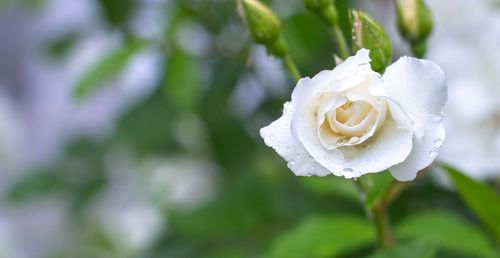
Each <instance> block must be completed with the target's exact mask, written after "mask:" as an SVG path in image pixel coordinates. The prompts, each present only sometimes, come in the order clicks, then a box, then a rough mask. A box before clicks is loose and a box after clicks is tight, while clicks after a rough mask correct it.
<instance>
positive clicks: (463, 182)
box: [443, 165, 500, 240]
mask: <svg viewBox="0 0 500 258" xmlns="http://www.w3.org/2000/svg"><path fill="white" fill-rule="evenodd" d="M443 168H444V169H445V170H446V171H447V172H448V175H449V176H450V178H451V180H452V181H453V184H454V185H455V187H456V188H457V191H458V193H459V194H460V196H461V197H462V199H463V200H464V202H465V203H466V204H467V206H468V207H469V208H470V209H471V210H472V211H473V212H474V214H475V215H476V216H477V217H478V218H479V220H481V222H482V223H484V225H485V226H486V227H487V228H488V229H489V230H490V231H492V232H493V234H495V236H496V238H497V239H498V240H500V197H499V196H498V194H497V193H496V192H494V191H493V190H492V189H491V188H489V187H488V186H487V185H485V184H484V183H481V182H479V181H476V180H473V179H472V178H470V177H467V176H466V175H465V174H463V173H460V172H459V171H458V170H457V169H455V168H453V167H451V166H447V165H443Z"/></svg>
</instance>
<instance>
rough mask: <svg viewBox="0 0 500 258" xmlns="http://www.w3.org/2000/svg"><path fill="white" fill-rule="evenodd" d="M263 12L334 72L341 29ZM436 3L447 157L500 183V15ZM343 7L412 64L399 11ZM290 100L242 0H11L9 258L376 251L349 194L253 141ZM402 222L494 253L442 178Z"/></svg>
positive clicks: (286, 8)
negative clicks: (253, 35) (324, 228)
mask: <svg viewBox="0 0 500 258" xmlns="http://www.w3.org/2000/svg"><path fill="white" fill-rule="evenodd" d="M266 2H267V3H268V4H269V5H270V6H271V7H272V8H273V10H275V12H276V13H277V15H278V16H279V17H280V18H281V20H282V23H283V34H284V36H285V38H286V40H287V41H288V42H289V45H290V51H291V54H292V56H293V58H294V59H295V61H296V62H297V64H298V66H299V69H300V70H301V71H302V73H303V74H305V75H307V76H313V75H314V74H316V73H317V72H319V71H320V70H324V69H332V67H334V65H335V63H334V60H333V57H332V53H333V49H334V44H333V42H332V39H331V35H330V34H329V33H328V30H327V28H326V27H325V25H323V24H322V23H321V22H320V21H319V19H318V18H317V17H315V16H314V15H313V14H311V13H309V12H307V10H306V9H305V8H304V6H303V3H302V1H300V0H293V1H292V0H273V1H266ZM427 2H433V3H429V4H430V7H431V11H432V12H433V16H434V17H435V22H436V27H435V30H434V33H433V35H432V37H431V40H430V42H429V48H428V49H429V50H428V57H429V58H430V59H431V60H434V61H436V62H437V63H438V64H440V65H442V66H443V68H444V70H445V71H446V72H447V74H448V82H449V86H450V103H451V104H450V108H449V110H450V111H449V113H450V114H452V115H450V117H451V118H447V120H446V121H447V123H448V124H449V127H453V128H457V129H456V130H454V131H450V129H448V132H449V137H451V140H450V143H446V144H447V145H445V149H444V150H443V153H442V155H441V156H440V159H441V160H444V161H446V162H449V163H452V164H454V165H456V166H459V167H460V168H462V169H464V171H470V174H471V175H472V176H474V177H476V178H479V179H485V180H487V183H488V184H490V185H491V186H492V187H494V188H495V189H498V184H499V183H498V178H499V176H498V175H499V173H500V158H498V157H500V156H499V155H498V154H500V133H499V132H500V130H499V127H500V126H499V123H498V118H499V114H500V108H499V107H500V106H499V103H500V94H499V92H500V83H499V81H500V77H499V76H498V74H500V70H499V67H500V65H499V64H500V61H499V60H500V55H499V51H498V46H499V45H500V44H499V43H500V22H498V21H499V18H498V16H499V14H498V13H499V10H500V9H499V8H498V5H494V2H493V1H486V0H484V1H466V0H460V1H427ZM434 2H440V3H434ZM336 5H337V6H338V8H339V10H342V12H341V21H342V26H343V28H344V30H345V33H346V34H349V29H348V27H347V26H348V24H347V17H346V12H345V10H346V9H347V8H348V7H357V8H361V9H363V10H365V11H367V12H368V13H370V14H371V15H372V16H374V17H375V18H376V19H377V20H379V21H380V22H381V23H382V24H383V25H384V27H385V28H386V30H387V31H388V33H389V34H390V35H391V38H392V39H393V43H394V47H395V58H397V57H399V56H401V55H405V54H409V52H408V49H407V46H405V44H404V42H403V40H402V39H401V38H400V37H399V36H398V34H397V30H396V25H395V18H394V8H393V3H392V1H386V0H377V1H347V0H338V1H336ZM465 75H467V76H465ZM464 78H465V79H464ZM455 85H458V86H455ZM472 86H473V87H472ZM483 86H484V89H485V90H481V89H483ZM456 88H458V89H459V90H454V89H456ZM292 89H293V82H292V80H291V78H290V77H289V76H288V74H287V73H286V71H284V70H283V69H282V66H281V63H280V61H279V60H273V59H271V58H268V57H267V55H266V52H265V49H264V48H263V47H261V46H257V45H254V44H252V43H251V41H250V40H249V37H248V35H247V34H246V32H245V29H244V26H243V25H242V23H241V20H240V19H239V17H238V14H237V12H236V1H230V0H12V1H9V0H2V1H0V257H1V258H42V257H43V258H45V257H49V258H56V257H57V258H58V257H106V258H107V257H120V258H121V257H151V258H153V257H175V258H183V257H214V258H224V257H310V256H302V255H301V253H300V252H301V251H300V250H302V249H301V248H303V249H307V248H309V249H315V252H316V254H317V255H316V256H311V257H368V256H370V255H372V254H373V252H374V248H375V242H374V235H373V234H374V233H373V229H372V228H371V225H369V224H368V225H367V224H366V223H369V222H368V221H366V222H364V221H365V220H366V219H365V208H364V206H363V205H362V204H361V202H360V197H359V194H358V193H357V190H356V188H355V185H354V184H352V183H351V182H348V181H346V180H344V179H342V178H335V177H326V178H300V177H295V176H294V175H293V173H291V172H290V171H289V170H288V169H287V167H286V163H285V162H284V161H283V160H282V159H281V158H280V157H279V156H278V155H277V154H275V153H274V152H273V151H272V150H271V149H270V148H267V147H266V146H265V145H264V144H263V142H262V140H261V138H260V136H259V134H258V132H259V129H260V128H261V127H263V126H264V125H267V124H268V123H269V122H270V121H272V120H274V119H276V118H277V117H279V116H280V113H281V108H282V103H283V102H284V101H286V100H287V99H289V96H290V93H291V90H292ZM477 89H480V90H477ZM478 92H479V93H478ZM464 105H466V106H464ZM485 110H486V111H485ZM454 112H455V113H454ZM453 114H455V115H453ZM466 115H467V117H465V118H464V116H466ZM453 117H457V118H456V119H455V118H453ZM482 119H484V120H482ZM484 121H486V122H484ZM457 123H458V125H457ZM477 125H480V126H479V127H477ZM483 129H484V131H479V130H483ZM478 132H481V133H478ZM454 135H456V137H453V136H454ZM471 135H480V136H481V137H482V138H481V139H476V138H473V137H470V136H471ZM490 135H491V136H490ZM453 139H456V141H454V140H453ZM446 146H448V147H446ZM471 157H472V158H473V159H467V158H471ZM429 174H430V175H429ZM429 212H430V213H429ZM390 214H391V219H392V223H393V224H394V225H398V227H397V232H398V236H399V237H400V238H401V239H400V240H401V241H403V242H404V241H405V240H406V239H416V240H417V245H420V244H423V243H427V242H432V243H433V244H435V245H436V252H437V253H438V254H439V255H438V256H436V257H495V251H494V250H495V249H494V248H493V247H492V246H493V244H492V241H491V239H490V238H489V237H488V236H487V235H485V234H484V233H483V230H482V229H481V226H480V223H479V222H478V221H477V219H476V218H475V217H474V216H473V215H472V213H471V212H470V211H469V210H468V209H467V208H466V207H465V206H464V204H463V202H462V201H461V200H460V198H459V197H458V196H457V195H456V193H454V190H453V188H450V187H449V184H448V182H447V180H446V178H443V177H442V176H438V171H435V170H432V169H430V171H429V172H428V175H427V176H425V177H422V178H420V179H419V180H418V181H416V182H414V183H412V185H411V187H409V188H408V189H407V190H406V191H405V192H404V193H403V194H402V195H401V197H400V198H399V199H398V200H396V201H395V203H394V204H393V205H392V206H391V209H390ZM415 215H418V216H417V217H415ZM325 216H329V217H331V218H336V219H332V223H331V225H330V226H331V227H329V228H328V229H329V231H328V232H324V234H314V235H312V236H311V234H308V233H307V232H308V231H311V230H313V229H314V227H316V226H317V225H316V224H315V221H317V219H318V218H322V217H325ZM411 216H414V217H413V218H414V219H412V220H409V221H408V220H407V218H408V217H411ZM425 216H427V217H425ZM429 216H430V217H431V218H432V219H433V220H427V222H425V223H422V222H421V221H422V220H423V218H428V217H429ZM440 216H441V217H440ZM429 221H430V222H429ZM433 223H434V224H433ZM443 223H448V224H449V225H446V224H444V225H443ZM399 225H400V226H399ZM464 225H465V226H464ZM462 238H463V239H462ZM346 239H355V240H354V241H351V242H349V241H348V240H346ZM315 242H322V243H323V249H321V248H320V249H318V248H316V245H315V244H314V243H315ZM374 257H375V256H374ZM376 257H383V256H376ZM395 257H406V256H395ZM422 257H423V256H422ZM497 257H498V256H497Z"/></svg>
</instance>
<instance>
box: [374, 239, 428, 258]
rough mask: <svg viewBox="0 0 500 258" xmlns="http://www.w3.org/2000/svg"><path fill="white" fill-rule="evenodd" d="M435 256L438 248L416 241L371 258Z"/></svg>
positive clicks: (378, 253)
mask: <svg viewBox="0 0 500 258" xmlns="http://www.w3.org/2000/svg"><path fill="white" fill-rule="evenodd" d="M435 254H436V248H435V246H434V245H433V244H431V243H429V242H425V241H414V242H410V243H405V244H402V245H398V246H396V247H394V248H391V249H388V250H381V251H378V252H376V253H375V254H374V255H372V256H370V257H369V258H432V257H434V256H435Z"/></svg>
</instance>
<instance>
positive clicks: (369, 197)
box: [359, 171, 393, 209]
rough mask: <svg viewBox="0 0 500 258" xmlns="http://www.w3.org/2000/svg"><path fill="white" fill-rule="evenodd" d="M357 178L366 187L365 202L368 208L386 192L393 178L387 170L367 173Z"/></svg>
mask: <svg viewBox="0 0 500 258" xmlns="http://www.w3.org/2000/svg"><path fill="white" fill-rule="evenodd" d="M359 180H361V181H362V183H363V184H364V185H365V187H366V188H368V190H367V192H366V202H365V204H366V207H367V208H368V209H371V208H373V206H374V205H375V204H376V203H377V201H378V200H379V199H380V198H382V196H384V195H385V194H386V193H387V191H388V190H389V186H390V185H391V183H392V181H393V178H392V175H391V173H390V172H389V171H384V172H382V173H374V174H367V175H365V176H363V177H362V178H360V179H359Z"/></svg>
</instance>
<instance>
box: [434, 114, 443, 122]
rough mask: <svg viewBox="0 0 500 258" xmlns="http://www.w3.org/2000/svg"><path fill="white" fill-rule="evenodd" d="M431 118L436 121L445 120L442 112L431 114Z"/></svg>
mask: <svg viewBox="0 0 500 258" xmlns="http://www.w3.org/2000/svg"><path fill="white" fill-rule="evenodd" d="M431 119H432V120H433V121H435V122H440V121H441V120H443V115H442V114H431Z"/></svg>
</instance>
